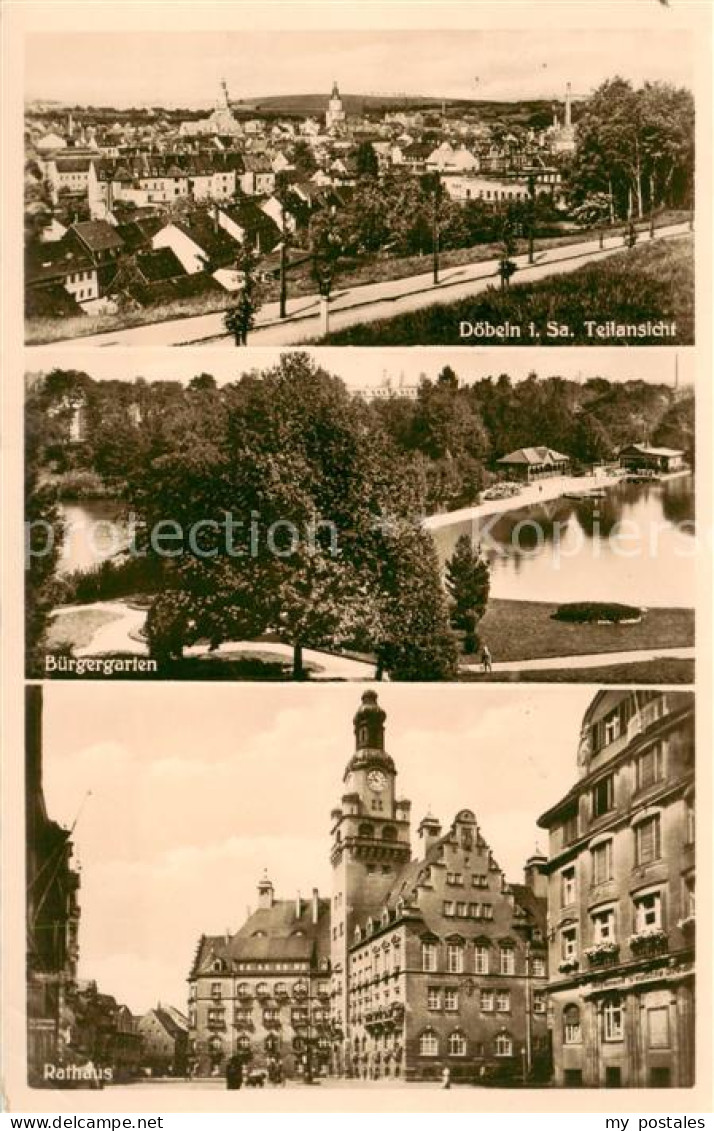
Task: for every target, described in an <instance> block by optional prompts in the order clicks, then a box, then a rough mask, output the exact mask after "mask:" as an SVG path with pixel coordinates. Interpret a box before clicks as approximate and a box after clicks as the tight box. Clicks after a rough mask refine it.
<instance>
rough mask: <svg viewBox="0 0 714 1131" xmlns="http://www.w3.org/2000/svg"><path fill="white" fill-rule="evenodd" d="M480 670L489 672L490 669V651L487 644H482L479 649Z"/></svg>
mask: <svg viewBox="0 0 714 1131" xmlns="http://www.w3.org/2000/svg"><path fill="white" fill-rule="evenodd" d="M481 670H482V671H483V672H490V671H491V670H492V663H491V652H490V650H489V647H488V644H484V646H483V648H482V649H481Z"/></svg>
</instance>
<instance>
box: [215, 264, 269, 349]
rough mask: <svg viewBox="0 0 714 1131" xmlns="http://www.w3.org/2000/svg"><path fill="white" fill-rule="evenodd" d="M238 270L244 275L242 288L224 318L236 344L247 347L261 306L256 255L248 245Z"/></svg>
mask: <svg viewBox="0 0 714 1131" xmlns="http://www.w3.org/2000/svg"><path fill="white" fill-rule="evenodd" d="M236 269H237V271H238V272H239V274H240V275H242V283H241V288H240V290H239V291H238V294H237V296H236V299H235V302H234V303H233V305H232V306H230V307H229V308H228V310H227V311H226V313H225V315H224V316H223V324H224V326H225V327H226V330H227V331H228V333H229V334H231V335H232V337H233V340H234V342H235V344H236V345H237V346H245V345H247V344H248V334H249V333H250V331H251V330H252V329H253V327H254V325H255V316H256V314H257V312H258V310H259V309H260V305H261V292H260V287H259V285H258V283H257V282H256V279H255V276H254V270H255V254H254V252H253V251H252V249H251V248H250V247H249V246H248V245H247V244H246V246H245V247H244V248H243V249H242V251H241V254H240V255H239V257H238V259H237V261H236Z"/></svg>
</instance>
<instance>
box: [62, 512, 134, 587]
mask: <svg viewBox="0 0 714 1131" xmlns="http://www.w3.org/2000/svg"><path fill="white" fill-rule="evenodd" d="M60 514H61V517H62V520H63V522H64V540H63V544H62V552H61V554H60V559H59V562H58V566H57V568H58V572H59V573H72V572H73V570H76V569H80V570H90V569H92V567H93V566H96V565H98V564H99V563H100V562H102V561H104V560H105V559H106V558H111V557H113V555H114V554H116V553H118V552H120V551H121V550H122V549H124V548H125V547H126V545H127V543H128V537H129V535H128V528H127V527H126V525H125V524H124V523H123V522H122V518H121V516H122V504H121V503H119V502H117V501H116V500H115V499H89V500H86V501H83V502H78V503H62V505H61V507H60Z"/></svg>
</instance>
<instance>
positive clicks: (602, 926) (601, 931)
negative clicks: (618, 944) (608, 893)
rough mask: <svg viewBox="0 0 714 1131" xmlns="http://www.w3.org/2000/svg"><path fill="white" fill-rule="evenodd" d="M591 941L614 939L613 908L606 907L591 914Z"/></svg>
mask: <svg viewBox="0 0 714 1131" xmlns="http://www.w3.org/2000/svg"><path fill="white" fill-rule="evenodd" d="M592 922H593V942H595V943H601V942H614V941H615V910H614V908H612V907H608V908H607V909H606V910H604V911H596V912H595V913H594V914H593V916H592Z"/></svg>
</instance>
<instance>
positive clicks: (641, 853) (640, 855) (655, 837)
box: [635, 813, 661, 864]
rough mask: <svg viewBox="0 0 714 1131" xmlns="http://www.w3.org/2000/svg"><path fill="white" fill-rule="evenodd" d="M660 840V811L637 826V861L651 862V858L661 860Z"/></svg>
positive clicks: (638, 862)
mask: <svg viewBox="0 0 714 1131" xmlns="http://www.w3.org/2000/svg"><path fill="white" fill-rule="evenodd" d="M660 840H661V837H660V821H659V813H655V814H654V816H652V817H648V818H647V819H646V820H644V821H641V822H640V823H639V825H637V826H636V827H635V863H636V864H649V863H650V861H651V860H659V858H660V849H661V845H660Z"/></svg>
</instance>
